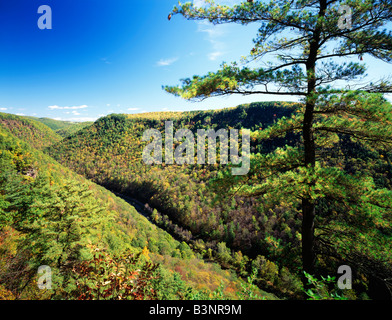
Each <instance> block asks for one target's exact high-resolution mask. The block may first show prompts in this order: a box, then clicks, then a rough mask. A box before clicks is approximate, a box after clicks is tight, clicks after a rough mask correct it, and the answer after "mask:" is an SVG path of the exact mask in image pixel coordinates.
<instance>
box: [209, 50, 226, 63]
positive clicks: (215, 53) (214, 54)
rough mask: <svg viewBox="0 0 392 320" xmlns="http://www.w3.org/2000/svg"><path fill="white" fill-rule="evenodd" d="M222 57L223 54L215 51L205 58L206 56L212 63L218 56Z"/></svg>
mask: <svg viewBox="0 0 392 320" xmlns="http://www.w3.org/2000/svg"><path fill="white" fill-rule="evenodd" d="M223 55H224V52H221V51H215V52H211V53H209V54H208V55H207V56H208V59H210V60H212V61H214V60H216V59H218V58H219V57H220V56H223Z"/></svg>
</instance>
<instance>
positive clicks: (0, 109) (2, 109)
mask: <svg viewBox="0 0 392 320" xmlns="http://www.w3.org/2000/svg"><path fill="white" fill-rule="evenodd" d="M5 110H8V108H0V111H5Z"/></svg>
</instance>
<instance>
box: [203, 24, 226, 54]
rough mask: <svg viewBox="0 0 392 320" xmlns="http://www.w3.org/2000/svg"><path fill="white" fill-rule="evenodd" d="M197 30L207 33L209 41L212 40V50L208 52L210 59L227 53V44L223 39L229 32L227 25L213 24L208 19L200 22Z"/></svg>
mask: <svg viewBox="0 0 392 320" xmlns="http://www.w3.org/2000/svg"><path fill="white" fill-rule="evenodd" d="M197 24H198V28H197V31H199V32H204V33H206V34H207V39H206V40H207V41H209V42H210V44H211V48H212V50H213V51H212V52H210V53H208V54H207V57H208V59H210V60H216V59H217V58H218V57H220V56H222V55H224V54H225V52H224V51H225V49H226V45H225V43H224V42H223V41H222V40H221V38H222V37H223V36H225V35H226V34H227V29H226V26H225V25H213V24H211V23H209V22H206V21H201V22H198V23H197Z"/></svg>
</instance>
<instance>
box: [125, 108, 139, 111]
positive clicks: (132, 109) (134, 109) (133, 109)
mask: <svg viewBox="0 0 392 320" xmlns="http://www.w3.org/2000/svg"><path fill="white" fill-rule="evenodd" d="M128 110H129V111H137V110H139V108H128Z"/></svg>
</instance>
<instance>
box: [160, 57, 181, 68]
mask: <svg viewBox="0 0 392 320" xmlns="http://www.w3.org/2000/svg"><path fill="white" fill-rule="evenodd" d="M177 60H178V58H170V59H161V60H159V61H158V62H157V65H158V66H160V67H164V66H170V65H171V64H173V63H174V62H176V61H177Z"/></svg>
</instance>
